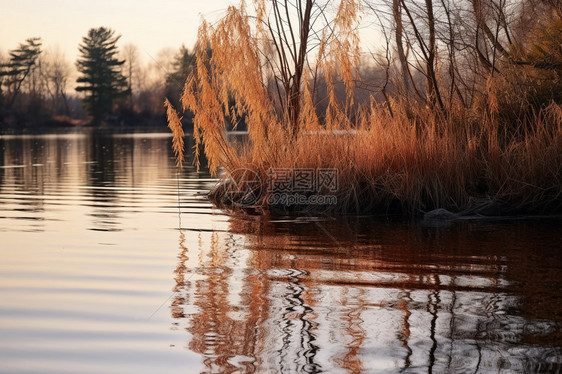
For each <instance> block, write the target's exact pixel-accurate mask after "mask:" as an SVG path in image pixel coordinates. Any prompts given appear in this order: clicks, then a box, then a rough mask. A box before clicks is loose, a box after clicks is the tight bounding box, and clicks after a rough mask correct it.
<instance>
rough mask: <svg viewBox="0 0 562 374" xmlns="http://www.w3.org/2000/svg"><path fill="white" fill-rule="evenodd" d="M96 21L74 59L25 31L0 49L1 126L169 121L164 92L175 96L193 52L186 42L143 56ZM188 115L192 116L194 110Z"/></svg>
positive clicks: (149, 124)
mask: <svg viewBox="0 0 562 374" xmlns="http://www.w3.org/2000/svg"><path fill="white" fill-rule="evenodd" d="M119 38H120V35H115V32H114V31H113V30H111V29H109V28H106V27H99V28H92V29H90V30H89V32H88V34H87V35H86V36H84V37H83V38H82V43H81V44H80V45H79V46H78V48H79V52H80V54H79V57H78V59H77V61H76V62H75V63H74V67H75V68H74V67H73V64H72V63H71V62H70V61H69V60H68V59H67V58H66V57H65V55H64V53H63V52H62V51H61V50H59V49H48V48H47V49H44V48H43V43H42V39H41V38H39V37H32V38H28V39H27V40H25V41H23V42H21V43H20V44H19V45H18V47H17V48H15V49H12V50H10V51H9V52H8V54H7V55H2V54H0V131H2V130H6V129H10V128H12V129H14V128H15V129H17V128H31V127H44V126H75V125H103V126H155V125H163V124H165V112H164V107H163V103H164V100H165V98H168V99H169V100H170V101H172V102H174V103H177V102H179V97H180V94H181V91H182V88H183V85H184V83H185V80H186V78H187V76H188V75H189V73H190V72H191V70H192V68H193V66H194V63H195V58H194V54H193V53H192V52H191V51H190V50H189V49H188V48H186V47H185V46H184V45H182V46H181V47H180V48H179V49H178V50H173V49H170V48H167V49H163V50H162V51H161V52H160V53H159V54H158V55H157V56H154V57H152V56H150V60H149V62H147V63H145V62H143V61H142V59H141V56H140V52H139V49H138V47H137V46H136V45H134V44H126V45H124V46H122V47H121V48H119V47H118V46H117V42H118V40H119ZM186 117H187V118H186V120H185V122H187V123H189V122H190V121H189V116H186Z"/></svg>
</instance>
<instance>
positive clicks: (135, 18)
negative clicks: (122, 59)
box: [0, 0, 380, 64]
mask: <svg viewBox="0 0 562 374" xmlns="http://www.w3.org/2000/svg"><path fill="white" fill-rule="evenodd" d="M239 2H240V1H239V0H202V1H195V0H160V1H158V0H0V54H4V55H5V54H6V53H7V52H8V51H9V50H11V49H15V48H17V46H18V43H20V42H23V41H25V39H27V38H29V37H34V36H38V37H41V38H42V39H43V49H44V50H48V49H52V48H57V49H59V48H60V49H61V50H62V51H63V52H64V54H65V56H66V58H67V59H68V61H69V62H70V63H72V64H74V62H75V61H76V58H77V56H78V45H79V44H80V43H81V41H82V37H83V36H85V35H86V34H87V32H88V30H89V29H90V28H93V27H100V26H106V27H110V28H112V29H113V30H115V32H116V34H120V35H121V39H120V41H119V44H118V46H121V47H122V46H124V45H125V44H127V43H133V44H135V45H137V46H138V47H139V52H140V57H141V59H142V60H144V61H147V62H148V61H151V60H152V59H155V58H156V56H157V55H158V52H159V51H161V50H162V49H164V48H172V49H173V50H177V49H179V47H180V46H181V45H182V44H185V45H186V47H188V48H192V47H193V46H194V45H195V41H196V38H197V29H198V27H199V24H200V23H201V19H202V18H205V19H206V20H208V21H210V22H215V21H217V20H218V19H220V18H221V17H222V16H224V15H225V13H226V9H227V8H228V6H229V5H238V4H239ZM361 28H362V30H361V39H362V45H363V47H367V48H371V47H372V46H374V45H376V44H380V41H379V39H380V35H379V33H378V32H377V31H375V30H374V29H373V28H372V27H370V26H369V22H368V21H367V20H366V19H365V18H363V22H362V25H361ZM377 42H378V43H377Z"/></svg>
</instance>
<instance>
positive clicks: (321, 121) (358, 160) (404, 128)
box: [168, 0, 562, 215]
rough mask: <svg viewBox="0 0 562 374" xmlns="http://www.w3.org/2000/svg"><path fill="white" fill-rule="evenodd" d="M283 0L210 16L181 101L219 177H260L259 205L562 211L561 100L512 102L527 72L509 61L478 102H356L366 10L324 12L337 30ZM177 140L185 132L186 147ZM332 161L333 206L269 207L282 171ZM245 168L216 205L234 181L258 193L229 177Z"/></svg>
mask: <svg viewBox="0 0 562 374" xmlns="http://www.w3.org/2000/svg"><path fill="white" fill-rule="evenodd" d="M272 3H273V5H268V4H271V3H270V2H265V1H259V0H255V1H254V2H253V4H254V5H255V8H254V9H253V12H254V13H255V16H254V15H252V16H250V15H249V14H248V13H247V9H246V6H245V5H244V4H242V5H241V6H240V7H230V8H229V9H228V12H227V15H226V16H225V17H224V18H223V19H222V20H221V21H220V22H218V23H217V24H216V25H213V26H212V25H209V24H207V23H205V22H204V23H203V24H202V26H201V28H200V30H199V46H200V47H199V48H198V49H197V50H198V52H197V70H196V72H195V73H194V74H193V75H192V76H191V77H190V79H189V80H188V81H187V83H186V85H185V90H184V93H183V97H182V106H183V110H188V111H191V112H193V114H194V137H195V139H196V143H197V146H196V156H198V155H199V150H200V148H202V149H203V151H204V153H205V155H206V157H207V159H208V161H209V167H210V171H211V173H213V174H216V173H217V172H218V170H219V168H221V167H222V168H224V169H225V170H226V171H227V172H232V171H233V170H236V169H240V168H244V169H249V170H251V171H252V172H254V173H255V175H257V176H259V178H258V179H259V180H260V181H262V182H263V184H262V185H261V186H260V191H259V192H260V193H259V196H257V197H256V200H255V201H252V203H251V205H252V208H253V209H257V210H258V211H268V210H269V211H271V210H275V211H279V210H281V211H283V212H301V213H302V212H307V213H314V214H317V213H327V214H349V213H353V214H381V213H382V214H384V213H400V214H409V215H415V214H420V213H423V212H427V211H430V210H433V209H436V208H445V209H448V210H451V211H454V212H465V213H481V214H492V215H494V214H506V213H509V214H515V213H541V214H544V213H555V212H560V211H561V210H562V106H561V105H560V102H559V101H557V100H556V98H555V97H550V98H546V99H545V98H541V103H540V105H537V104H536V103H535V102H533V100H532V92H531V91H532V90H530V89H528V87H527V90H526V91H525V96H524V97H522V96H516V99H517V102H516V100H515V98H513V99H512V100H511V102H506V100H510V96H509V95H508V94H510V95H511V94H512V92H513V87H514V85H516V83H517V82H518V81H521V80H522V78H521V74H522V72H523V71H524V69H530V68H529V66H520V67H518V66H516V65H514V64H512V65H510V66H509V67H507V65H506V68H505V69H504V70H503V73H502V74H499V73H496V74H495V75H494V74H491V75H490V76H488V77H487V78H486V79H485V82H483V84H482V87H484V88H483V89H482V90H481V91H480V92H476V93H474V97H473V98H472V100H470V102H471V104H470V105H468V104H467V100H466V98H465V99H464V100H458V99H455V97H454V96H453V95H451V97H450V99H449V100H446V101H445V103H444V104H443V105H440V106H436V105H432V102H434V101H432V100H431V98H430V97H429V98H428V100H426V101H423V100H419V99H415V98H413V97H412V96H411V95H409V94H408V93H407V92H406V93H404V92H401V93H399V92H398V91H397V93H396V94H394V95H385V101H384V102H380V100H377V99H376V97H375V96H371V97H367V98H364V99H363V100H361V103H359V102H358V100H356V97H357V90H356V84H357V81H359V80H360V77H359V75H358V74H357V68H356V67H357V64H358V61H359V54H358V43H359V39H358V36H357V30H358V22H359V19H360V17H359V12H360V9H361V7H360V4H358V3H357V2H355V1H349V0H342V1H341V2H339V3H338V5H337V6H336V5H334V8H333V13H332V14H333V19H331V20H330V19H328V18H327V17H326V14H327V13H326V12H327V11H326V10H324V14H323V17H322V18H321V19H323V20H324V22H326V25H330V27H329V28H326V27H323V28H321V30H320V31H318V30H316V31H315V32H311V33H309V34H308V35H305V34H306V33H305V32H303V31H302V30H304V29H305V28H306V27H309V26H307V22H308V23H314V22H313V21H317V20H315V19H314V14H315V13H314V8H312V9H310V12H309V13H307V12H308V6H309V5H310V6H312V5H311V2H309V1H297V3H298V4H297V5H299V4H300V5H299V6H295V7H293V8H289V7H287V8H282V7H281V8H279V7H280V5H279V4H280V3H279V2H276V1H274V2H272ZM285 4H286V3H285ZM268 7H272V8H268ZM291 9H292V10H293V11H294V12H296V14H294V15H291V14H289V10H291ZM271 14H274V16H271ZM284 14H287V16H286V17H285V16H284ZM307 14H308V18H309V19H308V20H307ZM268 15H269V17H273V18H274V19H273V21H272V20H271V19H270V18H268ZM283 17H285V18H283ZM318 17H320V16H318ZM319 19H320V18H319ZM252 22H254V23H252ZM291 22H295V23H298V27H297V26H296V25H293V26H291ZM310 27H311V26H310ZM299 29H300V30H301V32H300V33H299V31H298V30H299ZM310 30H313V29H312V28H311V29H310ZM311 35H315V36H316V39H311ZM335 35H336V36H337V37H336V36H335ZM302 46H304V48H301V47H302ZM303 51H304V52H303ZM311 51H313V52H311ZM506 64H507V63H506ZM501 66H502V65H501V62H498V63H497V67H498V68H499V67H501ZM494 69H496V70H497V68H496V67H494ZM494 71H495V70H494ZM548 74H549V76H551V75H552V74H555V75H556V74H558V73H557V72H556V71H555V72H553V71H549V72H548ZM297 75H298V76H297ZM528 77H530V78H529V79H531V78H533V76H532V75H531V74H530V73H529V75H528ZM432 79H433V82H435V77H432ZM533 79H534V78H533ZM558 79H560V77H558ZM319 82H321V83H322V87H323V92H324V94H325V95H324V96H323V97H322V98H319V94H318V92H319V89H318V87H319V86H320V84H319ZM295 85H296V86H295ZM541 85H542V86H541V87H542V88H544V82H542V81H541ZM342 89H343V91H342ZM432 89H433V90H435V86H433V88H432ZM545 91H546V90H545V89H542V90H541V95H542V94H543V93H544V92H545ZM342 92H343V93H342ZM512 96H513V95H512ZM510 104H513V105H516V106H517V108H518V112H517V113H518V114H517V115H516V117H515V118H512V117H513V116H512V113H513V111H509V112H508V111H506V108H509V105H510ZM443 108H446V110H443ZM168 118H169V121H170V128H171V129H172V130H173V131H174V133H175V134H176V135H177V134H179V131H180V130H181V123H180V118H179V116H178V115H177V113H175V111H174V110H173V108H171V107H170V106H169V105H168ZM240 120H242V121H243V122H244V123H245V124H246V125H247V127H248V132H249V141H248V143H247V144H246V145H245V146H243V147H234V146H233V145H232V144H231V143H229V142H228V141H227V139H226V135H225V126H226V123H227V122H231V123H234V124H236V123H237V122H238V121H240ZM176 138H177V137H176ZM179 145H180V143H179V140H177V139H176V141H175V142H174V147H175V148H174V149H175V150H176V152H179V153H181V152H183V151H182V150H181V149H177V148H178V146H179ZM196 158H197V157H196ZM324 168H333V169H337V170H338V171H339V178H338V182H339V183H338V188H337V191H335V192H333V194H334V195H335V196H336V198H337V203H336V204H329V205H315V204H301V205H291V206H287V205H284V204H277V203H272V202H271V199H270V197H271V195H272V194H273V193H275V192H276V191H275V190H274V189H273V190H272V189H270V188H269V189H268V188H267V185H271V182H272V181H271V178H272V177H271V173H270V171H271V170H272V169H324ZM236 175H238V176H239V177H236V176H235V174H230V177H231V179H230V180H229V181H226V180H225V182H224V183H223V185H222V187H221V188H219V189H217V190H215V191H214V192H212V194H211V196H212V198H213V199H214V200H215V202H217V203H219V204H220V203H226V202H227V199H226V193H225V191H226V189H227V188H226V187H225V186H227V183H235V184H236V186H250V187H248V188H250V189H256V188H257V187H256V186H255V184H251V183H245V182H247V181H245V180H234V181H233V180H232V178H242V179H243V178H248V174H236ZM249 192H255V191H249ZM316 192H318V191H316ZM243 193H244V192H243ZM312 193H313V191H308V192H307V191H305V192H303V194H304V195H307V194H308V195H310V194H312Z"/></svg>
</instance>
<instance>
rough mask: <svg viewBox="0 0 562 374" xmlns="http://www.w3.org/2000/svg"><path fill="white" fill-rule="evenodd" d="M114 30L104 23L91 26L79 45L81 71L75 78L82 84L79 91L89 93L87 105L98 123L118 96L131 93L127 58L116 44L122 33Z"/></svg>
mask: <svg viewBox="0 0 562 374" xmlns="http://www.w3.org/2000/svg"><path fill="white" fill-rule="evenodd" d="M114 34H115V31H113V30H111V29H109V28H105V27H99V28H94V29H90V30H89V31H88V35H87V36H85V37H83V38H82V44H80V46H79V47H78V50H79V51H80V54H81V57H80V58H79V59H78V61H77V62H76V67H77V69H78V71H79V72H80V73H81V74H82V75H81V76H80V77H79V78H78V79H77V80H76V82H77V83H79V84H81V85H80V86H78V87H76V91H78V92H86V93H87V95H86V97H85V99H84V105H85V107H86V110H87V111H88V113H90V114H91V115H92V116H93V117H94V122H96V123H97V122H99V121H100V119H101V118H102V117H103V116H104V115H107V114H110V113H111V112H112V110H113V104H114V103H115V101H116V100H117V99H119V98H121V97H124V96H126V95H127V93H128V88H127V79H126V78H125V77H124V76H123V74H122V73H121V65H123V64H124V63H125V60H119V59H118V58H117V55H118V50H117V45H116V44H117V41H118V40H119V38H120V37H121V36H120V35H118V36H115V35H114Z"/></svg>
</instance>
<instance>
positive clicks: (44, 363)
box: [0, 133, 562, 373]
mask: <svg viewBox="0 0 562 374" xmlns="http://www.w3.org/2000/svg"><path fill="white" fill-rule="evenodd" d="M170 142H171V139H170V138H169V137H168V135H167V134H149V135H146V134H137V135H116V134H113V135H111V134H103V133H88V134H68V135H43V136H4V137H0V258H1V261H0V372H1V373H180V372H181V373H199V372H216V373H218V372H228V373H234V372H259V373H299V372H328V373H360V372H369V373H375V372H416V373H417V372H428V373H432V372H433V373H443V372H450V373H463V372H466V373H476V372H481V373H487V372H493V373H498V372H502V373H503V372H505V373H512V372H537V371H539V372H560V371H562V369H561V365H562V275H561V274H562V273H561V271H562V256H561V243H562V230H560V229H561V228H562V224H561V222H560V221H554V222H545V221H526V222H521V221H510V222H499V223H498V222H496V223H493V222H479V223H477V222H466V223H459V224H455V225H453V226H451V227H446V228H445V227H423V226H422V225H420V224H413V223H412V224H405V223H390V222H384V221H381V220H374V219H367V218H362V219H353V220H347V221H342V220H338V221H333V220H321V219H318V220H314V219H309V220H283V219H272V218H269V219H267V218H259V217H238V216H231V215H227V214H225V213H224V212H222V211H220V210H216V209H213V208H212V207H211V205H210V204H209V203H208V202H207V200H206V199H205V197H204V195H203V194H204V193H205V192H206V191H207V190H208V189H209V188H211V187H212V186H213V185H214V183H215V181H214V180H213V179H211V178H210V177H209V175H207V174H205V173H196V172H195V170H193V168H190V167H187V168H184V170H183V171H181V173H180V174H178V173H177V169H176V168H175V167H174V163H173V159H172V157H171V154H170V152H169V149H170ZM178 184H179V197H180V204H179V206H180V210H181V214H180V211H179V210H178Z"/></svg>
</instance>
